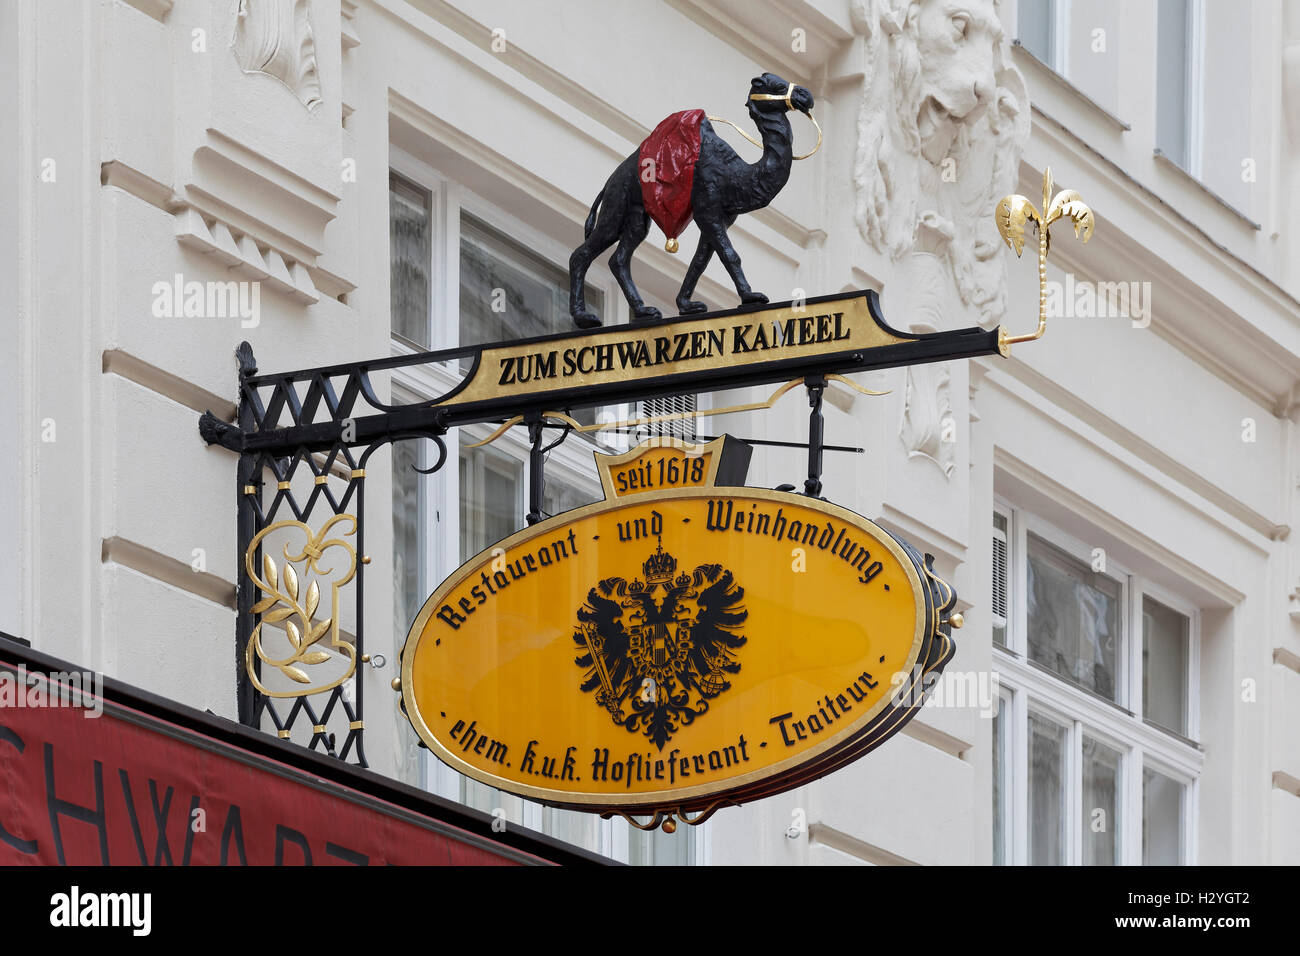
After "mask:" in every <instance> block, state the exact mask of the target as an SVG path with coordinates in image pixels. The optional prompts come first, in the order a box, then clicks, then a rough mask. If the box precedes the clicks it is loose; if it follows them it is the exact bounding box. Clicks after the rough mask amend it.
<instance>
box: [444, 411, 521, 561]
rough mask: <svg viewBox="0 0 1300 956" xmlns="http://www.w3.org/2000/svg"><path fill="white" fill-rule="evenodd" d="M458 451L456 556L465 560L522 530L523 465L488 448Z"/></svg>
mask: <svg viewBox="0 0 1300 956" xmlns="http://www.w3.org/2000/svg"><path fill="white" fill-rule="evenodd" d="M467 444H469V442H468V440H467V439H466V438H465V437H464V436H463V435H462V436H461V449H460V557H461V560H462V561H467V560H469V559H470V558H472V557H473V556H474V555H476V554H478V553H479V552H480V551H482V550H483V549H484V548H488V547H491V546H492V545H494V544H496V543H497V542H498V541H500V540H501V539H502V538H505V537H508V536H510V535H512V534H514V533H515V532H516V531H518V530H519V529H520V528H522V527H523V512H522V501H523V498H522V488H523V478H524V474H523V471H524V466H523V462H521V461H518V460H516V459H514V458H511V457H510V456H509V455H506V454H503V453H501V452H499V451H497V450H496V449H494V448H492V447H491V446H490V445H489V446H485V447H483V448H468V447H466V445H467Z"/></svg>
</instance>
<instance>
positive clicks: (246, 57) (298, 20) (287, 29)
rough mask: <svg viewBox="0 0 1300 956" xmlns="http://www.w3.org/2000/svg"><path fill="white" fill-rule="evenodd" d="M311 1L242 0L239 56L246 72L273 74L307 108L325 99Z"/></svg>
mask: <svg viewBox="0 0 1300 956" xmlns="http://www.w3.org/2000/svg"><path fill="white" fill-rule="evenodd" d="M310 6H311V3H310V0H239V5H238V7H237V8H236V13H235V39H234V43H233V48H234V51H235V59H236V60H238V62H239V66H240V68H241V69H242V70H243V71H244V72H245V73H265V74H267V75H268V76H273V77H275V78H276V79H277V80H279V81H280V82H281V83H283V84H284V85H285V86H287V87H288V88H289V90H290V91H291V92H292V93H293V94H294V96H296V97H298V100H299V101H300V102H301V103H302V105H303V106H305V107H307V109H309V110H310V109H312V108H313V107H315V106H316V105H317V104H318V103H320V102H321V86H320V74H319V72H318V71H317V67H316V39H315V36H314V34H313V32H312V26H311V15H310Z"/></svg>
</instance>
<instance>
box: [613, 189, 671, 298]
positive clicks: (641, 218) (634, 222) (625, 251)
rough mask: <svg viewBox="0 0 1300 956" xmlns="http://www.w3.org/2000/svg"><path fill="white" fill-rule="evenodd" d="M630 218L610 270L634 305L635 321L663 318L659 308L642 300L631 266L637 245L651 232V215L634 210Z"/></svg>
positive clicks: (624, 294) (615, 251) (625, 295)
mask: <svg viewBox="0 0 1300 956" xmlns="http://www.w3.org/2000/svg"><path fill="white" fill-rule="evenodd" d="M628 220H629V222H628V226H627V228H626V229H625V230H624V231H623V235H622V237H621V238H620V239H619V240H618V248H617V249H615V250H614V254H613V255H612V256H610V257H609V271H610V272H612V273H614V278H615V279H617V280H618V285H619V288H621V289H622V290H623V296H624V297H625V298H626V299H627V304H628V305H629V306H631V307H632V320H633V321H639V322H650V321H652V320H654V319H661V318H663V314H662V313H661V312H660V311H659V310H658V309H656V308H654V307H653V306H648V305H646V304H645V302H643V301H642V300H641V293H640V292H638V291H637V288H636V283H634V282H633V281H632V269H631V268H630V263H631V260H632V253H633V252H634V251H635V250H636V247H637V246H639V245H641V242H642V240H644V239H645V237H646V236H647V235H649V234H650V217H649V216H648V215H646V214H645V212H638V211H636V210H632V212H631V214H630V215H629V216H628Z"/></svg>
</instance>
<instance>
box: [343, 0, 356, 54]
mask: <svg viewBox="0 0 1300 956" xmlns="http://www.w3.org/2000/svg"><path fill="white" fill-rule="evenodd" d="M339 42H340V43H341V44H342V46H343V52H344V53H346V52H347V51H348V50H351V49H352V48H353V47H358V46H360V45H361V36H360V34H358V33H357V0H339Z"/></svg>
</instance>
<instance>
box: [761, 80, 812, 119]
mask: <svg viewBox="0 0 1300 956" xmlns="http://www.w3.org/2000/svg"><path fill="white" fill-rule="evenodd" d="M746 105H747V106H748V107H749V111H750V112H751V113H777V112H781V113H784V112H787V111H789V110H791V109H796V110H799V111H800V112H801V113H808V112H810V111H811V110H812V108H813V95H812V94H811V93H809V92H808V91H807V90H806V89H804V88H803V87H802V86H795V85H794V84H793V83H788V82H786V81H785V80H783V79H781V77H779V76H777V75H776V74H775V73H764V74H763V75H762V76H756V77H754V79H753V81H752V82H751V83H750V84H749V102H748V103H747V104H746Z"/></svg>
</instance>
